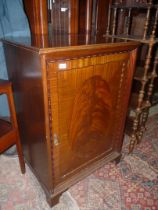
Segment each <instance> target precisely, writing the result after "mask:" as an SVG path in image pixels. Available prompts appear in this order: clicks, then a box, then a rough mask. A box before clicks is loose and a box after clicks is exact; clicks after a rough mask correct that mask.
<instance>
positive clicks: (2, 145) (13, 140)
mask: <svg viewBox="0 0 158 210" xmlns="http://www.w3.org/2000/svg"><path fill="white" fill-rule="evenodd" d="M1 94H5V95H7V99H8V105H9V110H10V121H7V120H6V119H4V118H0V153H1V152H4V151H5V150H6V149H8V148H9V147H11V146H12V145H14V144H16V148H17V153H18V157H19V163H20V168H21V172H22V173H25V163H24V159H23V153H22V147H21V142H20V136H19V130H18V125H17V120H16V113H15V107H14V100H13V95H12V88H11V83H10V82H9V81H6V80H0V95H1Z"/></svg>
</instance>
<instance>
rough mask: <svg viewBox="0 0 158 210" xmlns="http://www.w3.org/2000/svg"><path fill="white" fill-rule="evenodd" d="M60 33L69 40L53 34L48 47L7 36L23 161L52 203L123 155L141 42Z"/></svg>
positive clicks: (6, 53) (9, 67)
mask: <svg viewBox="0 0 158 210" xmlns="http://www.w3.org/2000/svg"><path fill="white" fill-rule="evenodd" d="M36 36H37V35H36ZM43 36H44V39H45V40H46V35H43ZM57 36H60V40H65V41H64V43H63V42H62V43H61V42H59V43H57V42H56V41H53V40H56V39H55V38H53V40H51V35H50V37H47V39H48V40H49V42H48V41H46V42H47V43H48V45H47V47H46V46H45V47H43V44H41V47H40V46H39V43H38V45H35V44H30V45H29V44H28V43H29V42H28V39H27V40H24V39H20V38H17V39H14V38H11V39H10V40H3V46H4V51H5V55H6V63H7V69H8V75H9V79H10V80H11V81H12V82H13V87H14V92H15V96H16V97H15V105H16V112H17V119H18V125H19V130H20V135H21V140H22V145H23V149H24V156H25V160H26V162H27V163H28V165H29V166H30V167H31V169H32V171H33V172H34V174H35V175H36V177H37V178H38V180H39V182H40V183H41V185H42V187H43V189H44V191H45V193H46V197H47V200H48V202H49V204H50V205H51V206H52V205H54V204H55V203H56V202H58V199H59V196H60V194H61V193H62V192H64V191H65V190H67V189H68V188H69V187H70V186H71V185H73V184H75V183H76V182H78V181H79V180H81V179H82V178H84V177H85V176H87V175H89V174H90V173H92V171H95V170H96V169H97V168H99V167H101V166H103V165H104V164H105V163H107V162H109V161H114V160H115V161H119V159H120V157H121V148H122V143H123V134H124V125H125V119H126V114H127V108H128V100H129V95H130V90H131V82H132V78H133V72H134V66H135V59H136V52H137V49H136V48H137V45H138V43H136V42H132V41H131V42H126V41H120V40H117V39H111V38H107V37H106V38H103V37H102V36H101V37H98V36H90V35H89V34H82V35H78V34H76V35H65V34H64V35H63V34H58V35H57ZM40 37H41V35H40ZM37 39H38V38H37ZM58 39H59V37H58ZM25 41H26V42H25Z"/></svg>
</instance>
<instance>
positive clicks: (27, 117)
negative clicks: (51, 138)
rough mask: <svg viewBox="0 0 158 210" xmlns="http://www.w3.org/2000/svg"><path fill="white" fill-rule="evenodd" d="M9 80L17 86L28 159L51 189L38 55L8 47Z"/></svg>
mask: <svg viewBox="0 0 158 210" xmlns="http://www.w3.org/2000/svg"><path fill="white" fill-rule="evenodd" d="M4 50H5V55H6V63H7V69H8V76H9V79H10V81H12V83H13V90H14V99H15V106H16V113H17V119H18V125H19V130H20V136H21V140H22V146H23V150H24V156H25V159H26V161H27V162H28V164H29V165H30V166H31V168H32V170H33V172H34V173H35V175H36V176H37V177H38V179H39V180H40V181H41V182H42V184H43V185H44V186H45V187H48V186H49V184H48V183H49V171H48V155H47V144H46V134H45V116H44V103H43V98H44V97H43V85H42V75H41V66H40V59H39V55H38V53H37V52H34V51H32V50H30V49H25V48H22V47H18V46H13V45H9V44H4Z"/></svg>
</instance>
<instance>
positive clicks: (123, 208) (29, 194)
mask: <svg viewBox="0 0 158 210" xmlns="http://www.w3.org/2000/svg"><path fill="white" fill-rule="evenodd" d="M147 128H148V129H147V131H146V133H145V136H144V138H143V140H142V142H141V143H140V144H139V145H137V147H136V148H135V150H134V152H133V154H132V155H127V151H128V150H127V148H128V137H125V141H124V142H125V143H124V147H123V158H122V160H121V162H120V163H119V164H118V165H115V164H114V163H109V164H107V165H105V166H104V167H103V168H101V169H99V170H97V171H96V172H95V173H93V174H91V175H90V176H89V177H87V178H86V179H84V180H82V181H81V182H79V183H77V184H76V185H74V186H73V187H71V188H70V189H69V190H68V191H67V192H66V193H64V194H63V196H62V197H61V199H60V203H59V204H58V205H56V206H55V207H54V208H50V207H49V206H48V205H47V203H46V201H45V195H44V193H43V191H42V189H41V187H40V185H39V183H38V181H37V180H36V178H35V177H34V175H33V174H32V173H31V171H30V170H29V168H28V167H27V172H26V174H25V175H21V174H20V170H19V165H18V161H17V158H11V157H6V156H4V155H1V156H0V210H50V209H52V210H158V114H157V115H154V116H153V117H151V118H150V119H149V120H148V125H147Z"/></svg>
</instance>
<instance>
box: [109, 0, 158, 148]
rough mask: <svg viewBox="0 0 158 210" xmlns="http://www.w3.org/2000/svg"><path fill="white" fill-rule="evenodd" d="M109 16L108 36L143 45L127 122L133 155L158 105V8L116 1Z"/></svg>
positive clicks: (149, 3)
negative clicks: (151, 112)
mask: <svg viewBox="0 0 158 210" xmlns="http://www.w3.org/2000/svg"><path fill="white" fill-rule="evenodd" d="M108 16H109V20H108V27H107V32H106V36H108V37H112V38H120V39H123V40H127V41H128V40H133V41H134V40H136V41H139V42H140V43H141V46H140V48H139V53H138V57H137V65H136V72H135V76H134V81H133V88H132V95H131V101H130V105H129V115H128V117H127V122H126V123H127V127H126V133H127V134H128V135H130V137H131V138H130V139H131V140H130V147H129V151H130V152H131V151H132V150H133V148H134V146H135V144H136V143H139V142H140V141H141V139H142V136H143V133H144V131H145V128H146V127H145V125H146V121H147V119H148V114H149V108H150V107H151V106H153V105H155V104H157V103H158V89H156V86H157V85H156V81H157V80H155V79H156V78H157V76H158V74H157V67H158V47H157V43H158V34H157V29H158V28H157V25H158V4H156V1H152V0H148V1H147V0H146V1H136V0H126V1H122V0H115V1H111V2H110V5H109V14H108ZM154 82H155V92H154V91H153V90H154ZM156 90H157V92H156ZM156 95H157V98H156Z"/></svg>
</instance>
